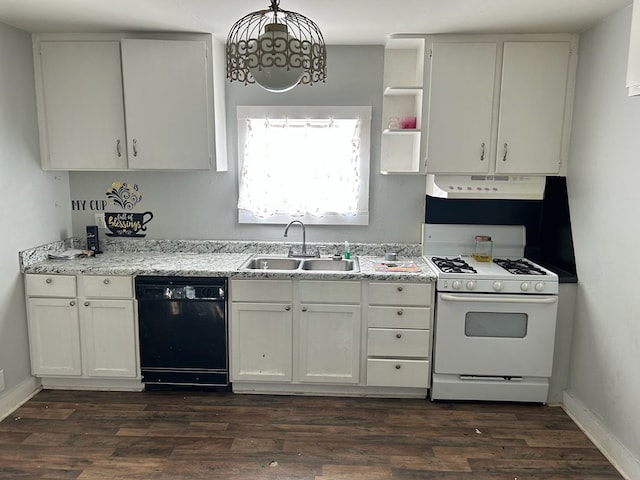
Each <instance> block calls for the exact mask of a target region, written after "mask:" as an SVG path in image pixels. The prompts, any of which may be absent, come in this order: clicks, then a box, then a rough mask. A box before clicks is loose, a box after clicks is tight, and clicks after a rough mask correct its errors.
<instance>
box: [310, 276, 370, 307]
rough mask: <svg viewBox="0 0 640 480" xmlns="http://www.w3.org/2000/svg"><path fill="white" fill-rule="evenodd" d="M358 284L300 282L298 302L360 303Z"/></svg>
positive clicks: (317, 281)
mask: <svg viewBox="0 0 640 480" xmlns="http://www.w3.org/2000/svg"><path fill="white" fill-rule="evenodd" d="M360 286H361V283H360V282H335V281H330V280H328V281H321V280H300V301H301V302H306V303H332V304H335V303H360Z"/></svg>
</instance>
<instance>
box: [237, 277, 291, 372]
mask: <svg viewBox="0 0 640 480" xmlns="http://www.w3.org/2000/svg"><path fill="white" fill-rule="evenodd" d="M292 303H293V290H292V281H291V280H231V317H230V325H231V329H230V350H231V381H232V382H238V381H240V382H242V381H259V382H291V380H292V379H293V374H292V372H293V363H292V360H293V356H292V355H293V354H292V346H293V311H292Z"/></svg>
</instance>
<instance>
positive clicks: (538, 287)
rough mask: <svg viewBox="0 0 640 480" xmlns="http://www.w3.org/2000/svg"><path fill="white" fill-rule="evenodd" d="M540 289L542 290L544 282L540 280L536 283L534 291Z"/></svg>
mask: <svg viewBox="0 0 640 480" xmlns="http://www.w3.org/2000/svg"><path fill="white" fill-rule="evenodd" d="M542 290H544V283H542V282H538V283H536V292H541V291H542Z"/></svg>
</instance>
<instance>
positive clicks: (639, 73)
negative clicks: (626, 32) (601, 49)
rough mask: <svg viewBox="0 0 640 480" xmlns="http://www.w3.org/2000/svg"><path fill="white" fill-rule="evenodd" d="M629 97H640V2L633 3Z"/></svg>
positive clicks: (628, 74) (628, 69)
mask: <svg viewBox="0 0 640 480" xmlns="http://www.w3.org/2000/svg"><path fill="white" fill-rule="evenodd" d="M627 88H628V89H629V96H630V97H631V96H635V95H640V2H639V1H638V0H634V1H633V13H632V16H631V36H630V38H629V63H628V65H627Z"/></svg>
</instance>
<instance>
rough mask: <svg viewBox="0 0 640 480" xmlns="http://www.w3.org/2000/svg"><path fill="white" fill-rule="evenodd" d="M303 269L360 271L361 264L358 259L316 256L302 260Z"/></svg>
mask: <svg viewBox="0 0 640 480" xmlns="http://www.w3.org/2000/svg"><path fill="white" fill-rule="evenodd" d="M302 270H315V271H322V272H359V271H360V265H359V264H358V261H357V259H349V260H346V259H340V260H334V259H332V258H314V259H312V260H305V261H303V262H302Z"/></svg>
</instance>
